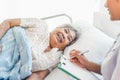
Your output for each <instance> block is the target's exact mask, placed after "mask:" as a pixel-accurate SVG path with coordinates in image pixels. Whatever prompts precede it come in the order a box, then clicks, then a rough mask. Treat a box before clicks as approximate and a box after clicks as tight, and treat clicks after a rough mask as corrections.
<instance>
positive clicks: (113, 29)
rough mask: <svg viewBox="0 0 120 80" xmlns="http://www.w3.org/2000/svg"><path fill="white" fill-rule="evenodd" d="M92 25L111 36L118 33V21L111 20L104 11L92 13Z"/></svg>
mask: <svg viewBox="0 0 120 80" xmlns="http://www.w3.org/2000/svg"><path fill="white" fill-rule="evenodd" d="M94 25H95V26H96V27H97V28H98V29H100V30H101V31H103V32H104V33H105V34H107V35H109V36H110V37H112V38H116V37H117V35H118V34H119V33H120V21H111V20H110V17H109V15H108V14H105V13H101V12H95V13H94Z"/></svg>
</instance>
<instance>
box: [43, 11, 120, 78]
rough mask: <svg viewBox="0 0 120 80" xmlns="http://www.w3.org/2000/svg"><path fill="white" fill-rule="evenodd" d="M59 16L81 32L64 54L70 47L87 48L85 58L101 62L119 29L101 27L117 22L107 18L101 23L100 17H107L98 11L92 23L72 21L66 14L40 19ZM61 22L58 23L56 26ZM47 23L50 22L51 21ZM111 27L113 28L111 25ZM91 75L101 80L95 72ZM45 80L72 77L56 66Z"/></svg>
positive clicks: (67, 53)
mask: <svg viewBox="0 0 120 80" xmlns="http://www.w3.org/2000/svg"><path fill="white" fill-rule="evenodd" d="M59 17H62V20H63V17H64V18H66V19H67V22H63V23H69V24H71V25H73V27H74V28H76V29H77V30H78V31H79V32H80V34H81V35H80V38H79V39H78V40H77V41H76V42H75V43H74V44H73V45H71V46H68V47H67V48H66V49H65V50H64V55H66V56H69V52H70V51H71V50H72V49H78V50H79V49H80V50H84V51H85V50H86V48H87V49H89V50H90V51H91V52H90V53H89V54H88V55H85V56H86V57H87V59H88V60H91V61H93V62H96V63H98V64H101V63H102V61H103V60H104V58H105V56H106V55H107V52H108V51H109V49H110V47H111V46H112V43H113V42H114V39H115V38H116V36H117V34H118V32H119V30H120V28H119V29H118V28H117V29H116V30H115V32H114V31H109V28H105V30H104V29H103V27H105V26H106V25H107V26H108V25H109V24H112V26H116V25H117V26H119V24H116V23H118V22H115V23H113V22H111V21H110V20H108V22H107V23H108V24H107V23H106V25H103V22H104V21H103V22H102V19H103V18H104V19H103V20H106V19H108V18H106V16H105V15H104V14H103V13H98V12H96V13H95V14H94V25H93V24H90V23H88V22H86V21H84V20H80V21H77V22H74V23H73V20H72V18H71V17H70V16H68V15H67V14H59V15H54V16H50V17H45V18H41V19H42V20H46V21H48V22H49V20H52V19H54V18H59ZM106 21H107V20H106ZM106 21H105V22H106ZM53 22H54V21H53ZM58 22H59V21H58ZM63 23H58V24H57V26H59V24H63ZM101 23H102V24H101ZM49 24H51V22H50V23H49ZM55 25H56V24H55V23H53V25H51V26H55ZM49 26H50V25H49ZM52 28H55V27H52ZM112 29H114V28H113V27H112ZM51 30H53V29H51ZM110 34H112V35H110ZM104 44H106V45H104ZM78 45H79V46H78ZM93 75H94V76H95V77H97V78H96V80H103V77H102V76H101V75H99V74H96V73H93ZM86 77H88V79H87V80H92V79H90V78H89V76H86ZM45 80H74V79H73V78H71V77H70V76H69V75H68V74H66V73H64V72H63V71H61V70H59V69H58V67H56V68H55V69H54V70H53V71H51V72H50V74H49V75H48V76H47V77H46V78H45Z"/></svg>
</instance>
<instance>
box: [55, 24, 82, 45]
mask: <svg viewBox="0 0 120 80" xmlns="http://www.w3.org/2000/svg"><path fill="white" fill-rule="evenodd" d="M57 28H69V29H70V30H72V31H74V32H75V34H76V37H75V39H74V40H73V41H72V42H71V43H70V44H68V45H67V46H69V45H71V44H73V43H74V42H75V41H77V40H78V38H79V36H80V32H79V31H77V30H76V29H75V27H74V26H72V25H70V24H63V25H61V26H60V27H57Z"/></svg>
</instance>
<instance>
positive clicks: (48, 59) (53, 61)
mask: <svg viewBox="0 0 120 80" xmlns="http://www.w3.org/2000/svg"><path fill="white" fill-rule="evenodd" d="M61 53H62V52H61V51H57V50H54V49H52V50H51V51H50V52H48V53H44V54H42V55H44V56H42V57H39V59H38V60H35V61H33V62H32V72H35V71H38V70H45V69H49V70H50V71H51V69H52V67H53V66H55V65H56V66H57V64H58V63H59V58H60V56H61Z"/></svg>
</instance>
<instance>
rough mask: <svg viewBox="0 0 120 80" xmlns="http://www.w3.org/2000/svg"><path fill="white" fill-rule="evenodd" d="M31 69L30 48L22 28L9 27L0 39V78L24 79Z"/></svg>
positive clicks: (4, 79)
mask: <svg viewBox="0 0 120 80" xmlns="http://www.w3.org/2000/svg"><path fill="white" fill-rule="evenodd" d="M31 69H32V56H31V49H30V44H29V40H28V37H27V35H26V33H25V30H24V28H22V26H17V27H14V28H11V29H9V30H8V32H7V33H6V34H5V35H4V36H3V38H2V39H1V40H0V80H24V79H25V78H26V77H28V76H29V75H31V73H32V72H31Z"/></svg>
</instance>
